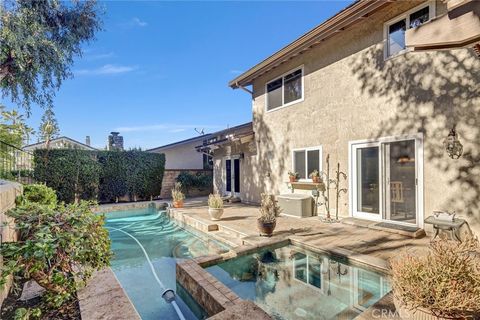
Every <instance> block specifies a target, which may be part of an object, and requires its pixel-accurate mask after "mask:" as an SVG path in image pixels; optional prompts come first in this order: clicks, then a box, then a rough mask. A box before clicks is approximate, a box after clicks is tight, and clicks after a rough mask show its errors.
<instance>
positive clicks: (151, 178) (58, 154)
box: [34, 149, 165, 202]
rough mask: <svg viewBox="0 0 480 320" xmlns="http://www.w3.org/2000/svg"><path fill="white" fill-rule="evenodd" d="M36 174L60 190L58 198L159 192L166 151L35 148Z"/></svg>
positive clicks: (69, 199) (110, 199) (105, 197)
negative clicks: (161, 152) (162, 152)
mask: <svg viewBox="0 0 480 320" xmlns="http://www.w3.org/2000/svg"><path fill="white" fill-rule="evenodd" d="M34 158H35V160H34V161H35V171H34V176H35V179H36V180H37V181H38V182H44V183H46V184H47V186H49V187H52V188H53V189H55V190H56V191H57V195H58V199H59V200H60V201H65V202H73V201H75V200H78V199H95V200H98V201H100V202H115V201H117V200H118V199H119V198H120V197H123V196H129V197H130V200H138V199H145V200H149V199H150V198H153V197H156V196H158V195H160V191H161V187H162V179H163V173H164V168H165V156H164V155H163V154H157V153H149V152H145V151H139V150H131V151H84V150H76V149H67V150H49V151H48V152H47V151H46V150H36V151H35V153H34Z"/></svg>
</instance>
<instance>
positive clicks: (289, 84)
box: [266, 67, 303, 111]
mask: <svg viewBox="0 0 480 320" xmlns="http://www.w3.org/2000/svg"><path fill="white" fill-rule="evenodd" d="M266 91H267V111H270V110H273V109H276V108H279V107H284V106H286V105H290V104H292V103H295V102H297V101H299V100H302V98H303V68H301V67H300V68H298V69H295V70H293V71H290V72H288V73H286V74H284V75H282V76H281V77H278V78H277V79H274V80H272V81H270V82H268V83H267V85H266Z"/></svg>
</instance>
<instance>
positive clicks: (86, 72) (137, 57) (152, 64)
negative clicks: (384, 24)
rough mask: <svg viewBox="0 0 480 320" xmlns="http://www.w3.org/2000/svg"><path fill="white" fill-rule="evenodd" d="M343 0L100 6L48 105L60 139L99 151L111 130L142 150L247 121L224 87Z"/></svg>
mask: <svg viewBox="0 0 480 320" xmlns="http://www.w3.org/2000/svg"><path fill="white" fill-rule="evenodd" d="M350 2H351V1H330V2H328V1H311V2H286V1H281V2H273V1H268V2H258V1H255V2H243V1H242V2H240V1H239V2H233V1H225V2H218V1H210V2H198V1H197V2H173V1H169V2H166V1H145V2H137V1H136V2H129V1H109V2H102V3H101V5H102V6H104V8H105V15H104V17H103V19H104V31H102V32H100V33H99V34H98V35H97V40H96V41H95V42H93V43H91V44H89V45H86V46H85V54H84V56H83V57H82V58H79V59H77V61H76V63H75V65H74V66H73V68H72V69H73V71H74V73H75V78H74V79H72V80H68V81H66V82H65V83H64V84H63V86H62V87H61V89H60V91H59V92H58V94H57V97H56V99H55V112H56V114H57V118H58V121H59V125H60V129H61V134H62V135H66V136H69V137H72V138H74V139H77V140H80V141H84V138H85V136H86V135H90V136H91V139H92V145H94V146H96V147H102V148H103V147H104V146H105V142H106V139H107V136H108V134H109V132H110V131H113V130H117V131H120V132H121V134H122V135H123V136H124V139H125V146H126V147H141V148H143V149H147V148H151V147H155V146H160V145H163V144H167V143H170V142H174V141H178V140H181V139H186V138H189V137H192V136H194V135H196V133H195V131H194V128H204V129H205V131H206V132H212V131H216V130H220V129H223V128H225V127H226V126H233V125H237V124H241V123H244V122H248V121H251V116H252V114H251V101H250V96H249V94H247V93H246V92H244V91H242V90H232V89H230V88H229V87H228V86H227V83H228V81H229V80H231V79H233V78H234V77H235V76H237V75H238V74H240V73H241V72H242V71H245V70H247V69H248V68H250V67H252V66H253V65H254V64H256V63H258V62H259V61H261V60H263V59H264V58H266V57H267V56H269V55H270V54H272V53H273V52H275V51H276V50H278V49H280V48H282V47H283V46H284V45H286V44H288V43H289V42H291V41H293V40H295V39H296V38H297V37H298V36H300V35H302V34H303V33H305V32H306V31H308V30H310V29H311V28H313V27H314V26H316V25H318V24H319V23H321V22H322V21H324V20H325V19H327V18H329V17H330V16H332V15H334V14H335V13H336V12H338V11H339V10H341V9H342V8H344V7H345V6H347V5H348V4H349V3H350ZM5 104H6V105H7V106H12V105H11V104H9V103H5ZM41 114H42V111H41V110H39V109H38V108H34V109H33V115H32V116H31V118H30V119H29V120H28V122H29V124H30V125H31V126H33V127H34V128H35V129H37V128H38V124H39V119H40V117H41Z"/></svg>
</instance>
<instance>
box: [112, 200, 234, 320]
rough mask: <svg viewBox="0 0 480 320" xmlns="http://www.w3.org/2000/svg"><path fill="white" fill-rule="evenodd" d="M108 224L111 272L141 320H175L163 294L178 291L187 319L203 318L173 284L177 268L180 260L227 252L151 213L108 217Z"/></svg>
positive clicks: (148, 210)
mask: <svg viewBox="0 0 480 320" xmlns="http://www.w3.org/2000/svg"><path fill="white" fill-rule="evenodd" d="M106 218H107V219H106V225H105V226H106V228H107V229H108V230H109V232H110V239H111V240H112V251H113V253H114V258H113V260H112V265H111V268H112V270H113V272H114V273H115V276H116V277H117V279H118V281H119V282H120V284H121V285H122V287H123V288H124V290H125V292H126V293H127V295H128V297H129V298H130V300H131V301H132V303H133V305H134V306H135V308H136V309H137V311H138V313H139V314H140V316H141V317H142V319H144V320H150V319H152V320H153V319H155V320H158V319H162V320H176V319H179V317H178V315H177V313H176V312H175V310H174V307H173V305H172V304H169V303H167V302H166V301H165V300H164V299H163V298H162V293H163V292H164V291H165V290H166V289H173V290H175V291H176V293H177V298H176V302H177V304H178V307H179V308H180V310H181V312H182V313H183V315H184V316H185V319H187V320H191V319H202V318H205V317H206V314H205V313H204V312H203V310H202V309H201V308H200V307H199V306H198V305H196V304H195V302H194V301H193V299H191V297H190V296H189V294H188V293H187V292H186V291H185V290H183V288H182V287H181V286H180V285H179V284H178V283H177V282H176V279H175V264H176V261H177V260H178V259H185V258H193V257H197V256H202V255H207V254H218V253H220V252H225V251H228V248H227V247H226V246H225V245H223V244H221V243H219V242H217V241H215V240H212V239H210V238H208V237H207V236H205V235H203V234H201V233H200V232H197V231H194V230H191V229H189V228H183V227H180V226H179V225H178V224H177V223H176V222H175V221H174V220H171V219H169V218H168V216H167V215H166V213H165V211H158V210H156V209H155V208H145V209H135V210H126V211H115V212H110V213H107V214H106ZM152 269H153V270H152ZM154 272H155V274H154Z"/></svg>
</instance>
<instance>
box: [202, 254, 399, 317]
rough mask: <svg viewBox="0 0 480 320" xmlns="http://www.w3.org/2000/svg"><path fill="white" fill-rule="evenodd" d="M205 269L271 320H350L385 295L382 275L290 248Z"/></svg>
mask: <svg viewBox="0 0 480 320" xmlns="http://www.w3.org/2000/svg"><path fill="white" fill-rule="evenodd" d="M207 271H208V272H210V273H211V274H212V275H213V276H215V277H216V278H217V279H218V280H219V281H221V282H223V284H225V285H226V286H227V287H229V288H230V289H231V290H233V291H234V292H235V293H236V294H238V295H239V296H240V297H241V298H243V299H248V300H252V301H254V302H255V303H256V304H258V305H259V306H260V307H261V308H262V309H264V310H265V311H266V312H267V313H269V314H270V315H271V316H272V317H273V318H274V319H295V320H296V319H315V320H317V319H353V318H355V317H356V316H358V315H359V314H360V313H362V312H363V311H365V310H366V309H367V308H368V307H370V306H371V305H372V304H374V303H375V302H376V301H378V300H379V299H380V298H381V297H383V296H384V295H385V294H387V293H388V292H389V291H390V284H389V282H388V281H387V276H385V275H383V274H380V273H377V272H374V271H370V270H366V269H363V268H359V267H354V266H351V265H349V264H348V263H346V262H345V261H341V260H338V259H334V258H332V257H329V256H327V255H322V254H318V253H312V252H309V251H306V250H303V249H301V248H299V247H296V246H293V245H289V246H285V247H282V248H278V249H266V250H262V251H260V252H258V253H255V254H250V255H246V256H241V257H237V258H234V259H231V260H228V261H226V262H222V263H220V264H218V265H215V266H211V267H208V268H207Z"/></svg>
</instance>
